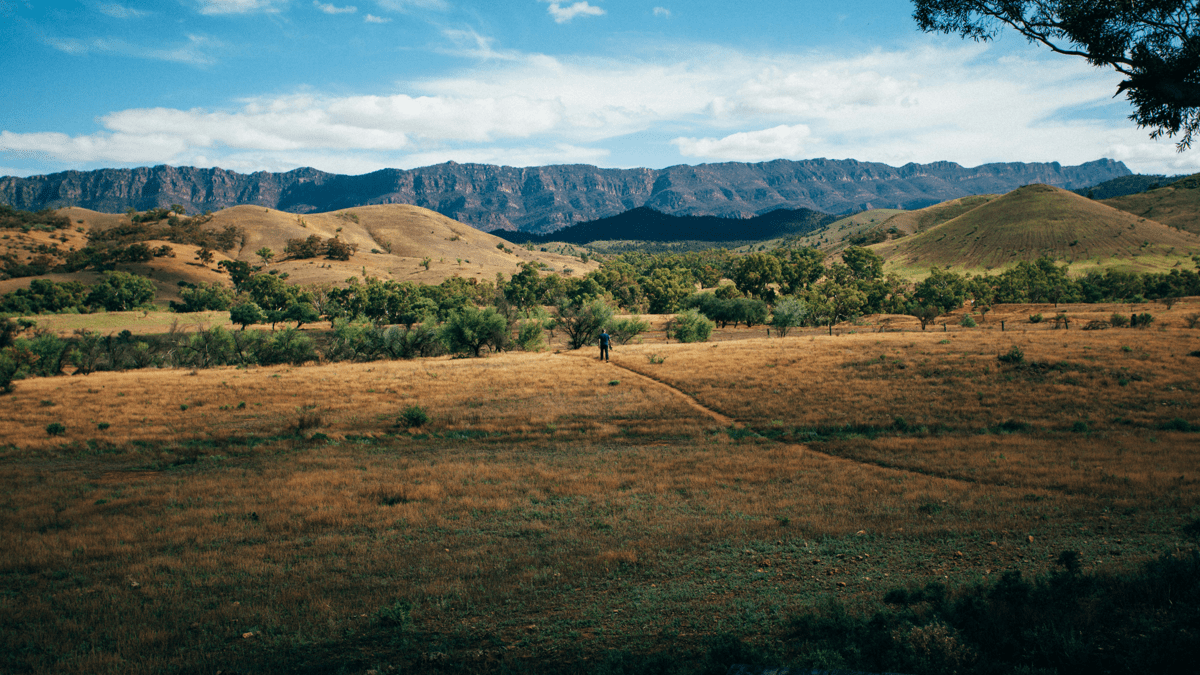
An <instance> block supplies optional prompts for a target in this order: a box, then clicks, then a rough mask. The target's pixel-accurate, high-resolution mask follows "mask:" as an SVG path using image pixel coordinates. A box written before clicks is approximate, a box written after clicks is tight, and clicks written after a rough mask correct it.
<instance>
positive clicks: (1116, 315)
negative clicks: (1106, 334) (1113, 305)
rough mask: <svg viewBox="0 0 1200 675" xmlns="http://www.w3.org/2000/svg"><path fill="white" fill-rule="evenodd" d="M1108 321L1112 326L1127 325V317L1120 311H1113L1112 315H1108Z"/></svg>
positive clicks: (1122, 326) (1123, 326) (1120, 326)
mask: <svg viewBox="0 0 1200 675" xmlns="http://www.w3.org/2000/svg"><path fill="white" fill-rule="evenodd" d="M1108 322H1109V323H1110V324H1112V327H1113V328H1125V327H1126V326H1128V325H1129V317H1127V316H1125V315H1124V314H1122V313H1120V312H1113V313H1112V315H1111V316H1109V317H1108Z"/></svg>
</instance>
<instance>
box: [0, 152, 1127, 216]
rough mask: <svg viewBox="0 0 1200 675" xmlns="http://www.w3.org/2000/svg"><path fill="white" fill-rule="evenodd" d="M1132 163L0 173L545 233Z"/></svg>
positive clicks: (209, 199)
mask: <svg viewBox="0 0 1200 675" xmlns="http://www.w3.org/2000/svg"><path fill="white" fill-rule="evenodd" d="M1131 173H1132V172H1130V170H1129V169H1128V168H1127V167H1126V166H1125V165H1124V164H1123V163H1121V162H1117V161H1113V160H1110V159H1101V160H1097V161H1094V162H1087V163H1085V164H1080V165H1078V166H1062V165H1060V164H1058V163H1057V162H1051V163H1019V162H1014V163H1002V164H984V165H981V166H977V167H974V168H966V167H963V166H961V165H959V164H955V163H953V162H933V163H930V164H912V163H910V164H906V165H904V166H901V167H892V166H889V165H886V164H880V163H874V162H859V161H856V160H850V159H847V160H830V159H810V160H802V161H790V160H775V161H771V162H761V163H756V164H747V163H742V162H726V163H721V164H702V165H698V166H690V165H679V166H672V167H667V168H665V169H646V168H638V169H602V168H599V167H595V166H591V165H582V164H573V165H554V166H541V167H526V168H519V167H509V166H495V165H489V164H458V163H455V162H448V163H446V164H438V165H435V166H428V167H423V168H418V169H411V170H401V169H383V170H380V171H375V172H373V173H368V174H364V175H361V176H346V175H339V174H331V173H325V172H323V171H318V170H316V169H312V168H303V169H295V170H293V171H288V172H285V173H269V172H265V171H260V172H256V173H252V174H241V173H237V172H234V171H227V170H225V169H220V168H211V169H199V168H193V167H171V166H155V167H141V168H135V169H99V170H95V171H65V172H62V173H55V174H50V175H41V176H30V177H24V178H23V177H15V176H7V177H3V178H0V202H2V203H5V204H8V205H10V206H13V207H15V208H18V209H27V210H38V209H44V208H60V207H64V206H77V207H82V208H86V209H91V210H94V211H100V212H106V213H121V212H124V211H127V210H128V209H131V208H132V209H137V210H139V211H144V210H147V209H150V208H155V207H169V206H171V205H172V204H179V205H181V206H183V207H185V208H186V209H187V210H188V211H189V212H200V211H208V210H212V211H217V210H220V209H224V208H228V207H232V206H237V205H256V206H264V207H267V208H272V209H278V210H281V211H287V212H291V213H317V212H327V211H334V210H337V209H343V208H348V207H354V206H364V205H372V204H411V205H415V206H421V207H424V208H428V209H430V210H433V211H437V212H438V213H441V214H442V215H445V216H448V217H450V218H453V219H455V220H458V221H461V222H464V223H467V224H469V225H472V226H474V227H476V228H478V229H480V230H484V231H489V232H490V231H495V230H509V231H520V232H527V233H531V234H548V233H550V232H554V231H555V230H559V229H561V228H564V227H568V226H570V225H572V224H575V223H579V222H585V221H593V220H599V219H601V218H607V217H610V216H615V215H617V214H620V213H623V212H625V211H629V210H632V209H636V208H638V207H648V208H651V209H653V210H655V211H658V212H660V213H665V214H668V215H688V216H718V217H722V218H751V217H753V216H757V215H762V214H765V213H769V212H771V211H775V210H778V209H812V210H815V211H821V212H824V213H831V214H838V213H849V212H853V211H860V210H864V209H871V208H882V207H892V208H904V209H917V208H922V207H925V206H929V205H931V204H936V203H939V202H942V201H945V200H947V199H954V198H957V197H963V196H966V195H972V194H984V193H1004V192H1008V191H1010V190H1013V189H1015V188H1017V187H1020V186H1022V185H1027V184H1030V183H1044V184H1047V185H1053V186H1056V187H1061V188H1064V189H1068V190H1072V189H1078V188H1085V187H1089V186H1092V185H1096V184H1098V183H1102V182H1104V181H1107V180H1111V179H1114V178H1120V177H1122V176H1127V175H1130V174H1131Z"/></svg>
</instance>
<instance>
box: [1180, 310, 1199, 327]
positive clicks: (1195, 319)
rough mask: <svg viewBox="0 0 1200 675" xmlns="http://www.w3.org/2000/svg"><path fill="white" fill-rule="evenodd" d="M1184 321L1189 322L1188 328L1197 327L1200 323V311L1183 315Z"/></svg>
mask: <svg viewBox="0 0 1200 675" xmlns="http://www.w3.org/2000/svg"><path fill="white" fill-rule="evenodd" d="M1183 322H1184V323H1185V324H1187V327H1188V328H1195V327H1196V326H1197V325H1200V312H1193V313H1191V314H1188V315H1187V316H1185V317H1183Z"/></svg>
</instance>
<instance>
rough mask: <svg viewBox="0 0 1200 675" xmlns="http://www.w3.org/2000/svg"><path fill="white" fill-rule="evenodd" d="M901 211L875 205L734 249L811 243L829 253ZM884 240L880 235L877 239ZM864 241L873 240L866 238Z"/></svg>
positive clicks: (741, 250)
mask: <svg viewBox="0 0 1200 675" xmlns="http://www.w3.org/2000/svg"><path fill="white" fill-rule="evenodd" d="M897 213H904V211H903V210H901V209H871V210H870V211H862V212H859V213H856V214H854V215H852V216H846V217H845V218H841V219H839V220H835V221H834V222H832V223H829V224H828V225H825V226H823V227H820V228H817V229H815V230H813V231H811V232H809V233H807V234H803V235H792V236H787V237H780V238H777V239H768V240H766V241H758V242H755V243H753V244H750V245H746V246H740V247H737V248H734V249H733V250H734V251H738V252H743V253H746V252H751V251H769V250H771V249H776V248H782V247H787V248H803V247H806V246H811V247H813V248H819V249H821V250H822V251H825V252H826V253H833V252H837V251H841V250H842V249H844V248H846V247H847V246H851V245H852V244H854V243H855V242H857V241H858V240H859V238H861V237H871V235H872V233H873V232H874V231H875V230H877V229H879V226H880V225H882V224H883V223H884V222H885V221H886V220H887V219H888V218H891V217H892V216H894V215H896V214H897ZM880 240H881V239H876V240H875V241H880ZM861 243H872V242H870V241H865V242H861Z"/></svg>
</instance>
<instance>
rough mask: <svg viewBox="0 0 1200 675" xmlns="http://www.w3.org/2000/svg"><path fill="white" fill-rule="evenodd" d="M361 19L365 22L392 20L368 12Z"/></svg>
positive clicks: (386, 21) (387, 21)
mask: <svg viewBox="0 0 1200 675" xmlns="http://www.w3.org/2000/svg"><path fill="white" fill-rule="evenodd" d="M363 21H365V22H366V23H391V22H392V20H391V19H388V18H384V17H382V16H375V15H374V14H368V15H366V16H364V17H363Z"/></svg>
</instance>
